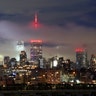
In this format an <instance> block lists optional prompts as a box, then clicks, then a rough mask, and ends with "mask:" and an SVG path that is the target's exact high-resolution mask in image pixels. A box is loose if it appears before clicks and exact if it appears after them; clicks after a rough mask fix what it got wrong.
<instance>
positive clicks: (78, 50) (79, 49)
mask: <svg viewBox="0 0 96 96" xmlns="http://www.w3.org/2000/svg"><path fill="white" fill-rule="evenodd" d="M75 51H76V52H84V51H85V50H84V48H76V50H75Z"/></svg>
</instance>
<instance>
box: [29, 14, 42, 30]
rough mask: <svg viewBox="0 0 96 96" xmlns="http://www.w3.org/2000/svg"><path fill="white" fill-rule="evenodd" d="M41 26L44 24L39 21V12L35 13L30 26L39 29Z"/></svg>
mask: <svg viewBox="0 0 96 96" xmlns="http://www.w3.org/2000/svg"><path fill="white" fill-rule="evenodd" d="M41 26H42V24H40V23H39V22H38V15H37V13H35V15H34V20H33V21H32V22H31V23H29V27H30V28H35V29H37V28H40V27H41Z"/></svg>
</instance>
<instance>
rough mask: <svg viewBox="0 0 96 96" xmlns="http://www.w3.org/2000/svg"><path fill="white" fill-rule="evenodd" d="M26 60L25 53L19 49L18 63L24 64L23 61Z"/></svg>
mask: <svg viewBox="0 0 96 96" xmlns="http://www.w3.org/2000/svg"><path fill="white" fill-rule="evenodd" d="M26 61H27V54H26V52H25V51H21V53H20V64H21V65H22V64H25V62H26Z"/></svg>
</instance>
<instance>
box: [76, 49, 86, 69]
mask: <svg viewBox="0 0 96 96" xmlns="http://www.w3.org/2000/svg"><path fill="white" fill-rule="evenodd" d="M76 66H77V68H78V69H80V68H82V67H87V51H86V49H84V48H77V49H76Z"/></svg>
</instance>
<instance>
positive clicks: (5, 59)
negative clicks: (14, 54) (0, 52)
mask: <svg viewBox="0 0 96 96" xmlns="http://www.w3.org/2000/svg"><path fill="white" fill-rule="evenodd" d="M9 61H10V57H9V56H4V60H3V65H4V66H6V67H8V66H9Z"/></svg>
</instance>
